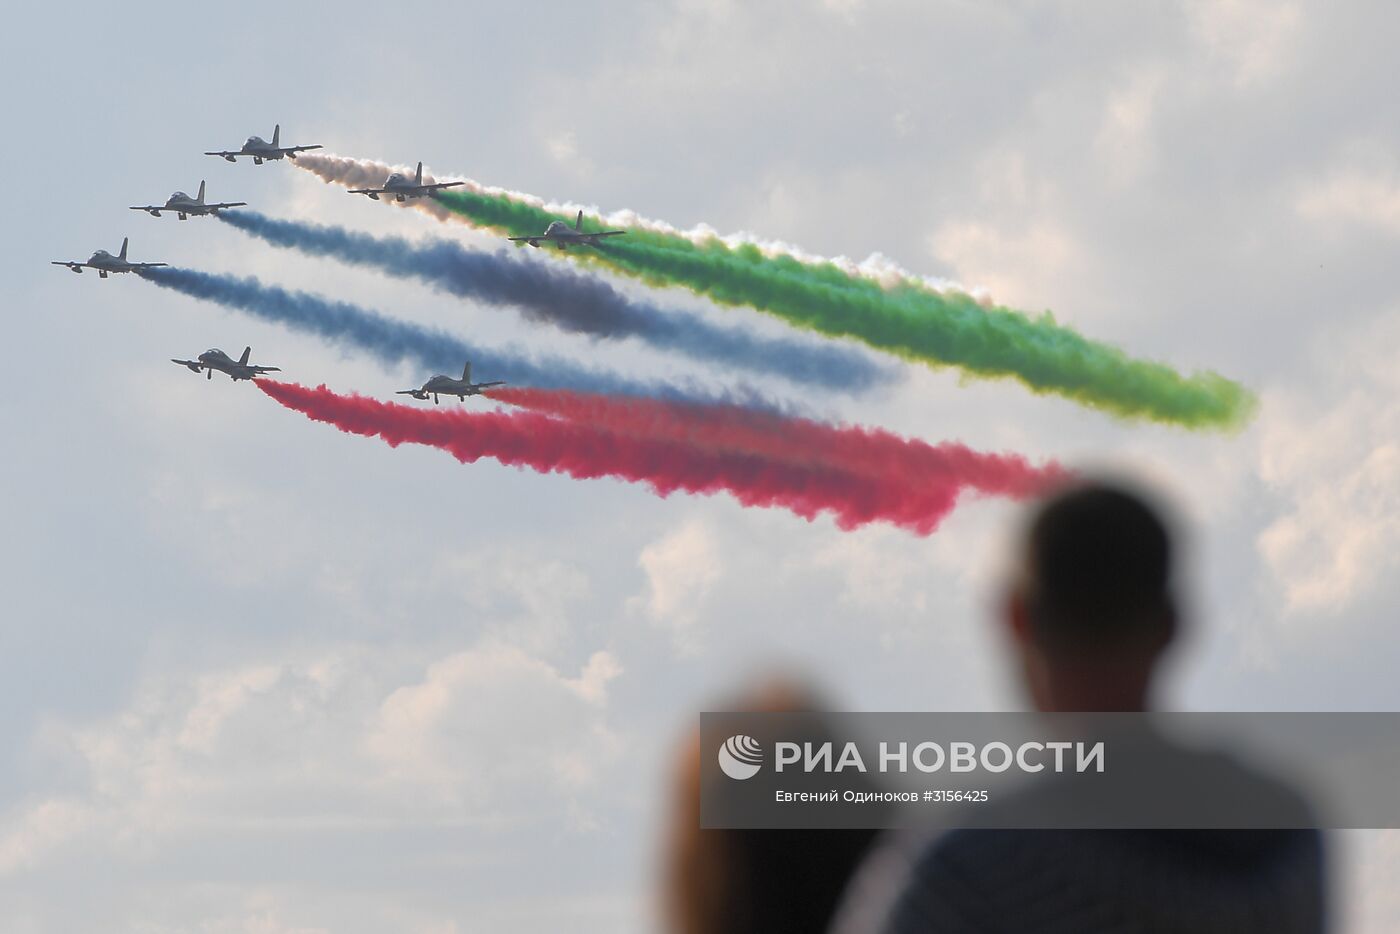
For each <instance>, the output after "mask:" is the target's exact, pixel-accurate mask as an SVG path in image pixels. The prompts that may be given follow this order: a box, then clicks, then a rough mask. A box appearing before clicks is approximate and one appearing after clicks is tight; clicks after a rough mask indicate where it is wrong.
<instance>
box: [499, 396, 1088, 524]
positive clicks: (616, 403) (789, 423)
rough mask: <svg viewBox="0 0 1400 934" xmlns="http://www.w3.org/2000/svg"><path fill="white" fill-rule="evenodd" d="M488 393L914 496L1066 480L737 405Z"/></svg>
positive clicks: (1031, 490)
mask: <svg viewBox="0 0 1400 934" xmlns="http://www.w3.org/2000/svg"><path fill="white" fill-rule="evenodd" d="M487 394H488V395H489V396H491V397H492V398H494V399H499V400H500V401H502V402H506V403H509V404H510V405H516V406H520V407H521V408H526V409H530V410H532V411H536V412H543V413H546V414H550V415H556V416H559V417H561V418H567V419H570V420H572V421H576V422H580V423H583V424H588V425H592V426H595V427H598V428H605V429H608V430H610V431H616V432H621V433H623V434H629V435H636V436H642V437H653V438H667V439H670V440H674V441H683V442H685V443H688V444H693V445H697V446H700V447H704V448H710V449H715V450H727V451H747V452H749V453H752V454H757V455H760V456H762V457H766V458H772V459H775V460H783V461H787V462H789V463H799V464H807V465H830V466H833V467H836V468H838V469H842V470H848V471H852V472H857V473H860V474H863V475H868V476H872V477H874V478H876V479H878V480H879V481H880V482H883V483H894V484H898V485H902V486H904V487H906V488H908V489H909V490H911V491H915V492H917V491H922V490H928V489H931V490H933V491H934V492H935V495H937V492H938V491H941V490H942V489H944V488H946V487H947V486H949V485H950V484H951V485H954V486H958V487H961V486H966V487H970V488H972V489H975V490H977V491H979V492H981V493H987V494H995V495H1000V496H1010V497H1013V498H1018V499H1019V498H1022V497H1026V496H1032V495H1035V494H1037V493H1041V492H1043V491H1044V490H1045V489H1046V488H1047V487H1049V486H1052V485H1054V484H1056V483H1059V482H1062V481H1063V480H1064V479H1066V477H1067V473H1066V472H1065V471H1064V470H1063V469H1062V468H1061V467H1059V466H1058V465H1056V464H1053V463H1051V464H1047V465H1045V466H1042V467H1036V466H1033V465H1031V464H1030V463H1029V462H1028V461H1026V460H1025V458H1022V457H1018V456H1016V455H1013V454H981V453H978V452H976V451H973V450H970V449H969V448H967V447H964V446H963V445H961V444H951V443H944V444H938V445H933V444H929V443H927V442H924V441H919V440H917V439H910V438H901V437H900V436H899V435H896V434H893V433H892V432H889V431H885V430H883V429H878V428H862V427H856V426H833V425H826V424H823V423H821V422H815V421H811V420H809V419H801V418H790V417H786V416H782V415H777V414H774V413H772V412H764V411H758V410H753V409H746V408H742V407H739V406H727V405H708V404H701V403H687V402H673V401H665V400H659V399H644V398H635V397H620V396H608V395H599V394H593V393H578V392H568V391H555V390H544V389H512V388H506V389H493V390H491V391H490V392H489V393H487Z"/></svg>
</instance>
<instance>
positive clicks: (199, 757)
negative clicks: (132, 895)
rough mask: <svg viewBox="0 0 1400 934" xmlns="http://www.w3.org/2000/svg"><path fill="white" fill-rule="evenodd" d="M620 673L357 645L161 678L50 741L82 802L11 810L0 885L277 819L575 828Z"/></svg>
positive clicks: (49, 730) (599, 655) (60, 729)
mask: <svg viewBox="0 0 1400 934" xmlns="http://www.w3.org/2000/svg"><path fill="white" fill-rule="evenodd" d="M405 671H407V672H409V673H410V674H409V675H408V677H409V678H410V679H411V680H408V681H407V683H405V674H404V672H405ZM415 671H416V672H418V674H417V675H416V676H414V675H413V674H411V673H412V672H415ZM621 672H622V667H621V665H620V664H619V662H618V661H617V659H616V658H615V657H614V656H613V655H611V654H610V653H608V652H605V651H599V652H595V653H594V654H593V655H592V656H590V657H589V658H588V660H587V661H586V662H585V663H584V664H583V665H582V667H581V668H580V669H579V671H578V673H577V674H573V675H571V674H567V673H564V672H561V671H560V670H558V669H556V668H555V667H554V666H552V665H550V664H548V663H546V662H544V661H542V660H540V659H538V658H535V657H533V656H531V655H529V654H527V653H525V652H524V651H522V650H520V649H518V648H514V647H510V646H506V645H500V644H483V645H479V646H477V647H474V648H471V649H466V650H463V651H459V652H454V653H452V654H450V655H447V656H445V657H442V658H439V659H437V660H435V661H431V662H429V663H427V664H426V665H424V664H423V663H421V662H416V663H415V662H412V661H405V660H403V659H396V658H394V657H393V655H386V654H385V653H382V652H376V651H370V650H368V649H366V648H363V647H347V648H345V649H342V650H339V651H336V652H331V653H325V654H322V655H320V656H317V657H314V658H311V659H309V660H306V661H303V662H299V663H288V662H279V663H275V664H258V665H248V666H241V667H233V668H222V669H217V670H213V671H208V672H204V673H201V674H196V675H193V676H188V677H182V678H179V677H175V678H172V677H167V678H156V679H152V680H149V681H147V682H146V683H144V684H142V685H141V686H140V687H139V689H138V690H137V692H136V694H135V696H134V698H133V699H132V702H131V703H130V704H129V705H128V706H127V707H126V708H125V709H124V710H121V711H120V712H118V713H116V714H114V715H112V716H110V717H105V718H102V719H100V720H98V721H96V722H92V723H87V724H66V723H60V722H53V723H50V724H49V725H48V726H47V727H46V729H45V730H44V732H43V735H42V737H41V743H40V747H41V748H40V751H41V752H45V751H46V752H48V753H51V754H57V755H61V756H67V757H70V758H73V759H76V761H77V762H78V763H80V766H81V768H80V771H81V773H82V775H83V776H84V779H85V782H84V783H85V785H86V791H85V792H83V793H81V794H73V795H68V796H57V797H52V798H48V799H45V800H41V801H37V802H32V803H28V804H23V805H21V806H19V807H18V808H16V809H14V810H13V811H12V813H11V814H10V815H8V817H7V818H6V819H5V820H4V822H3V823H0V873H6V872H13V871H15V870H18V869H21V868H26V867H30V866H33V865H35V864H36V863H38V862H40V861H42V860H43V859H44V857H45V856H46V855H48V854H49V853H50V852H51V851H54V850H56V849H59V848H61V847H62V846H64V845H65V844H67V843H70V842H72V841H74V840H77V839H84V840H86V841H87V845H88V846H89V847H91V848H95V849H97V850H99V851H107V852H111V853H114V854H115V853H118V852H126V853H128V854H130V853H133V852H146V853H148V854H149V853H153V852H158V851H159V850H160V848H161V847H162V846H163V845H164V844H165V842H166V841H167V840H170V839H174V838H175V837H176V836H177V835H179V834H182V833H188V832H190V831H192V830H195V829H201V830H204V831H213V830H214V828H218V829H219V830H220V831H221V832H224V833H231V832H232V833H236V832H243V833H246V832H250V831H254V830H256V829H257V828H260V827H266V826H268V825H269V822H271V823H272V824H274V825H281V826H284V827H285V826H323V827H342V828H350V827H356V826H361V825H364V824H365V823H367V822H368V823H370V824H375V823H381V824H387V825H389V826H392V825H394V824H396V823H404V824H407V825H411V824H412V823H414V822H416V821H421V820H425V819H431V820H433V821H437V822H446V823H454V822H461V821H473V822H494V823H501V822H506V823H509V822H511V821H515V820H523V819H525V818H527V817H528V816H530V815H539V814H543V813H546V812H553V813H555V814H557V815H558V816H559V819H560V820H565V821H569V822H573V823H577V819H576V816H577V814H579V813H583V814H586V813H587V811H588V808H587V806H586V805H581V804H580V802H579V800H577V797H576V796H577V794H578V793H580V792H582V791H584V790H586V789H587V788H589V787H590V786H591V785H592V784H593V783H594V782H595V780H596V779H597V777H598V776H599V775H600V774H601V773H603V772H604V771H606V770H607V769H608V768H610V767H611V766H612V765H613V763H614V762H615V759H616V753H617V750H618V749H619V742H620V741H619V739H618V738H617V737H616V736H615V735H614V734H613V732H612V731H611V730H610V728H609V727H608V725H607V719H606V717H607V709H606V708H607V704H606V702H607V689H608V685H609V684H610V682H612V681H613V680H614V679H616V678H617V677H618V676H619V675H620V674H621ZM544 801H553V802H554V803H553V804H546V803H542V802H544Z"/></svg>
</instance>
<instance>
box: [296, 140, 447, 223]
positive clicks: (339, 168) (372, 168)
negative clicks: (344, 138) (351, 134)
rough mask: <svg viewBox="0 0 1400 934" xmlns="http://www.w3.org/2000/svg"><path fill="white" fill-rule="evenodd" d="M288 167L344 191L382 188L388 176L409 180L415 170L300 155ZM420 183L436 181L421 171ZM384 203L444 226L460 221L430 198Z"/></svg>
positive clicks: (374, 163)
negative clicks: (421, 178)
mask: <svg viewBox="0 0 1400 934" xmlns="http://www.w3.org/2000/svg"><path fill="white" fill-rule="evenodd" d="M292 164H293V165H295V166H296V167H297V168H299V169H306V170H307V171H308V172H311V173H312V174H313V175H315V176H316V177H317V178H319V179H321V181H323V182H325V183H327V184H335V185H344V186H345V187H346V188H382V187H384V180H385V179H386V178H388V177H389V174H390V173H391V172H399V173H402V174H404V175H407V176H408V177H410V178H412V177H413V173H414V171H416V169H417V167H416V166H412V165H408V166H404V165H388V164H386V163H383V162H374V161H372V160H369V159H351V158H349V157H348V156H337V155H334V154H331V153H326V154H322V153H319V152H304V153H302V154H301V155H299V156H297V157H296V160H295V161H294V162H293V163H292ZM423 181H424V182H425V183H427V184H432V183H433V182H436V181H437V178H436V177H435V176H433V175H431V174H430V173H429V172H428V170H427V169H424V170H423ZM384 203H385V204H394V205H398V206H399V207H404V208H416V209H417V210H419V211H422V212H423V213H424V214H427V215H429V216H431V217H436V218H437V219H438V220H440V221H444V222H446V221H460V220H461V218H460V217H458V216H457V215H456V214H453V213H452V212H451V211H449V210H448V209H447V208H445V207H443V206H442V205H441V204H439V203H438V202H437V201H434V200H433V199H432V198H410V199H409V200H407V201H403V202H399V201H395V200H394V199H393V198H386V199H384Z"/></svg>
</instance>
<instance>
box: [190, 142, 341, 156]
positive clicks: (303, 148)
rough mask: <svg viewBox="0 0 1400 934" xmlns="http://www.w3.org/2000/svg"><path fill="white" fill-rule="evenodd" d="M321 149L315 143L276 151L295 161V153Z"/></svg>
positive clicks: (286, 147) (285, 147)
mask: <svg viewBox="0 0 1400 934" xmlns="http://www.w3.org/2000/svg"><path fill="white" fill-rule="evenodd" d="M321 148H323V147H322V146H321V144H320V143H317V144H316V145H315V146H284V147H283V148H281V149H279V150H277V151H278V152H280V153H281V154H282V155H284V156H291V157H292V158H293V159H295V158H296V156H297V153H299V152H306V151H307V150H308V149H321ZM205 155H208V153H205Z"/></svg>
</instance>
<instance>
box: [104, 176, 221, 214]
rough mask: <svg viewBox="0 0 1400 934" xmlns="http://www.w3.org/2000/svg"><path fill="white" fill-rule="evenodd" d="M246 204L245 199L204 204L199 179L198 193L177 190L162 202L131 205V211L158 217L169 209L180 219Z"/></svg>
mask: <svg viewBox="0 0 1400 934" xmlns="http://www.w3.org/2000/svg"><path fill="white" fill-rule="evenodd" d="M247 204H248V202H247V201H221V202H219V203H218V204H206V203H205V201H204V180H203V179H200V181H199V194H197V195H195V196H194V197H193V198H191V197H190V196H189V195H187V194H185V193H184V192H183V191H177V192H175V193H174V194H173V195H171V196H170V197H169V198H166V199H165V203H164V204H141V205H132V207H131V210H133V211H145V212H146V213H147V214H149V215H151V216H152V217H160V212H161V211H170V212H171V213H173V214H175V215H177V216H178V217H179V218H180V220H184V219H185V218H186V217H203V216H204V215H206V214H213V215H216V216H217V215H218V213H219V212H220V211H223V210H227V209H228V208H241V207H244V206H246V205H247Z"/></svg>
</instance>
